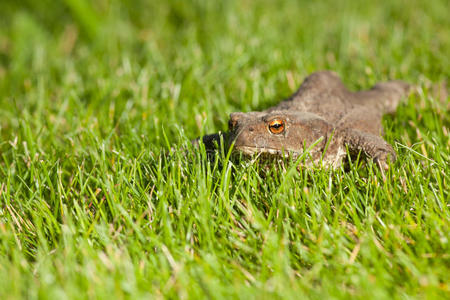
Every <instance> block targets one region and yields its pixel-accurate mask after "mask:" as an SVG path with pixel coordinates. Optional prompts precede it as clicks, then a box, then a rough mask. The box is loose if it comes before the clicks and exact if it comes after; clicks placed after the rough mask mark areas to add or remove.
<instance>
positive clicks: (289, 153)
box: [233, 145, 303, 158]
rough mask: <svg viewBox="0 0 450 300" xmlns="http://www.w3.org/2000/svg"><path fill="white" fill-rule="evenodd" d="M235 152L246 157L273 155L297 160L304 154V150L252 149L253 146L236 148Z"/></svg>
mask: <svg viewBox="0 0 450 300" xmlns="http://www.w3.org/2000/svg"><path fill="white" fill-rule="evenodd" d="M233 152H238V153H240V154H243V155H245V156H254V155H262V154H264V155H271V156H272V155H273V156H279V157H286V158H288V157H292V158H296V157H298V156H299V155H301V154H302V153H303V150H290V149H284V148H283V149H276V148H268V147H252V146H236V145H235V146H234V148H233Z"/></svg>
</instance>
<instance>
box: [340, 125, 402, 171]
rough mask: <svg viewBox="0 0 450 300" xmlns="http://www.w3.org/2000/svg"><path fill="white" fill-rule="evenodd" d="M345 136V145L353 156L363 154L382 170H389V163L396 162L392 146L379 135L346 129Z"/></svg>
mask: <svg viewBox="0 0 450 300" xmlns="http://www.w3.org/2000/svg"><path fill="white" fill-rule="evenodd" d="M343 135H344V139H343V140H344V143H345V145H346V146H347V147H348V149H349V151H350V154H351V155H352V156H354V155H358V154H359V153H360V152H362V153H363V154H364V155H365V156H366V157H368V158H371V159H372V160H373V161H374V162H375V163H376V164H377V165H378V167H379V168H380V169H382V170H387V169H389V161H391V162H394V161H395V160H396V154H395V151H394V149H393V148H392V146H391V145H390V144H389V143H387V142H386V141H385V140H383V139H382V138H381V137H379V136H377V135H374V134H371V133H366V132H363V131H360V130H355V129H345V130H344V132H343Z"/></svg>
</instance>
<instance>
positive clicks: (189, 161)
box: [0, 0, 450, 299]
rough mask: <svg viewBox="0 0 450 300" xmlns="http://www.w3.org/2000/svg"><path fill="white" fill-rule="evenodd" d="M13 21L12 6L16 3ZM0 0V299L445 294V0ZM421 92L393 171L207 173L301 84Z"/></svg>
mask: <svg viewBox="0 0 450 300" xmlns="http://www.w3.org/2000/svg"><path fill="white" fill-rule="evenodd" d="M17 3H18V2H17ZM17 3H16V1H2V2H1V4H0V103H1V106H0V298H1V299H6V298H20V297H23V298H54V299H55V298H56V299H59V298H63V297H66V298H113V297H114V298H136V297H140V298H144V297H181V298H199V297H203V298H222V297H240V298H255V299H259V298H303V297H311V298H319V299H323V298H331V297H336V298H345V299H346V298H348V297H349V296H352V297H357V298H367V297H370V298H375V299H380V298H388V299H391V298H407V297H417V298H423V297H428V298H438V297H440V298H442V297H445V296H447V297H448V295H449V289H450V288H449V285H448V282H449V279H450V278H449V275H448V274H450V270H449V259H450V256H449V253H450V251H449V244H448V239H449V230H448V228H449V207H448V204H449V198H450V196H449V188H448V186H449V179H450V178H449V176H450V175H449V174H450V167H449V164H450V151H449V147H450V143H449V131H450V116H449V108H450V107H449V98H448V95H447V94H446V93H445V91H444V89H443V88H439V87H440V86H442V84H443V83H444V82H445V80H446V79H448V77H449V70H450V68H449V67H450V65H449V62H448V53H450V47H449V43H450V32H449V28H450V24H449V18H448V13H447V6H448V5H447V4H446V1H428V2H423V3H422V1H408V2H406V1H391V2H386V3H384V4H383V5H379V4H375V3H369V2H365V1H320V2H316V1H314V2H313V1H311V3H309V2H308V3H304V4H298V3H297V2H296V1H258V2H257V3H256V2H252V1H226V2H224V3H222V4H217V3H214V2H207V3H205V4H202V3H200V2H198V1H192V2H191V3H188V2H187V1H175V0H174V1H165V2H159V1H155V2H154V4H145V2H144V1H133V2H131V1H130V3H128V2H126V1H115V0H112V1H102V0H98V1H72V0H70V1H69V0H68V1H63V2H61V3H54V2H50V1H40V2H35V1H21V4H20V5H19V4H17ZM320 69H332V70H335V71H336V72H338V73H339V74H340V75H341V76H342V78H343V79H344V81H345V82H346V83H347V84H348V85H349V86H350V87H351V88H352V89H359V88H368V87H370V86H371V85H373V84H374V83H375V82H377V81H382V80H387V79H394V78H395V79H403V80H406V81H408V82H410V83H412V84H414V85H415V87H416V92H415V93H414V94H413V95H411V96H410V97H409V98H408V99H406V101H405V103H404V104H402V105H401V106H400V107H399V108H398V111H397V113H396V114H395V115H394V116H387V117H386V118H385V120H384V125H385V129H386V139H387V140H388V141H389V142H390V143H391V144H392V145H394V148H395V149H396V151H397V153H398V161H397V162H395V163H394V164H393V165H392V167H391V169H390V170H389V171H388V172H386V174H385V178H383V176H382V174H380V172H379V170H378V169H377V168H376V167H375V166H374V165H372V164H370V163H369V164H362V163H361V162H354V164H353V165H352V166H351V167H350V168H349V170H344V169H338V170H334V171H333V170H328V169H322V168H301V167H300V168H298V165H297V164H296V163H297V162H285V163H282V164H276V165H269V166H267V164H263V163H259V162H253V161H246V160H236V159H229V157H228V156H227V153H219V155H217V157H216V160H213V161H211V162H210V161H208V159H207V155H206V153H205V152H204V149H201V150H195V149H192V147H191V146H190V144H189V140H190V139H192V138H195V137H197V136H199V135H201V134H204V133H212V132H216V131H218V130H225V129H226V123H227V118H228V114H229V113H231V112H233V111H250V110H259V109H264V108H267V107H269V106H271V105H273V104H275V103H277V102H278V101H279V100H281V99H283V98H284V97H287V96H289V95H290V93H292V92H293V91H294V90H295V89H296V88H297V87H298V85H299V84H300V83H301V81H302V79H303V78H304V77H305V76H307V75H308V74H309V73H311V72H313V71H316V70H320Z"/></svg>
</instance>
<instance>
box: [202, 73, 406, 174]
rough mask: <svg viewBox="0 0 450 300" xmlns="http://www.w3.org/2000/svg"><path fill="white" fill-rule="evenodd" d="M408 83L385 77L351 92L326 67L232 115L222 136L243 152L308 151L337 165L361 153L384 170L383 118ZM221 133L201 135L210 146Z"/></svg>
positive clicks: (389, 154)
mask: <svg viewBox="0 0 450 300" xmlns="http://www.w3.org/2000/svg"><path fill="white" fill-rule="evenodd" d="M408 90H409V85H408V84H406V83H404V82H402V81H388V82H383V83H379V84H377V85H375V86H374V87H373V88H372V89H370V90H366V91H359V92H351V91H349V90H348V89H347V88H346V87H345V86H344V85H343V83H342V82H341V80H340V79H339V78H338V76H337V75H336V74H335V73H333V72H330V71H322V72H316V73H313V74H311V75H310V76H308V77H307V78H306V79H305V81H304V82H303V83H302V85H301V86H300V88H299V89H298V90H297V92H295V93H294V94H293V95H292V96H291V97H289V98H288V99H287V100H284V101H282V102H280V103H279V104H278V105H276V106H274V107H271V108H269V109H267V110H264V111H262V112H248V113H232V114H231V115H230V121H229V132H228V133H227V134H224V135H223V139H224V140H225V141H226V144H227V145H231V144H233V143H234V146H233V151H236V152H240V153H243V154H245V155H254V154H264V155H270V156H275V157H281V156H288V155H290V156H293V157H294V158H295V157H297V156H299V155H300V154H302V153H303V151H304V149H306V148H308V147H310V146H311V145H313V144H314V143H316V145H315V146H314V147H313V148H312V149H311V150H310V152H309V161H310V162H319V161H321V162H323V163H324V164H326V165H331V166H333V167H338V166H340V165H341V163H342V160H343V159H344V158H345V157H346V156H347V151H346V149H349V152H350V154H355V155H356V154H358V153H360V152H362V153H363V154H364V155H365V156H366V157H369V158H371V159H373V160H374V161H375V162H376V163H378V165H379V166H380V167H382V168H387V160H388V159H390V160H391V161H393V160H395V152H394V150H393V149H392V147H391V145H389V144H388V143H387V142H385V141H384V140H383V139H382V138H381V134H382V125H381V118H382V115H383V114H384V113H392V112H394V111H395V109H396V107H397V105H398V103H399V102H400V100H401V99H402V98H403V97H405V96H406V95H407V93H408ZM221 136H222V135H221V134H212V135H207V136H204V137H203V138H202V141H203V143H204V144H205V146H206V148H207V149H208V150H210V149H213V148H214V147H215V145H216V144H217V142H219V141H220V139H221Z"/></svg>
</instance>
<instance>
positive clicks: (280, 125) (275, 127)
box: [269, 119, 284, 134]
mask: <svg viewBox="0 0 450 300" xmlns="http://www.w3.org/2000/svg"><path fill="white" fill-rule="evenodd" d="M269 131H270V132H272V133H273V134H280V133H283V132H284V121H283V120H280V119H275V120H272V121H270V122H269Z"/></svg>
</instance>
